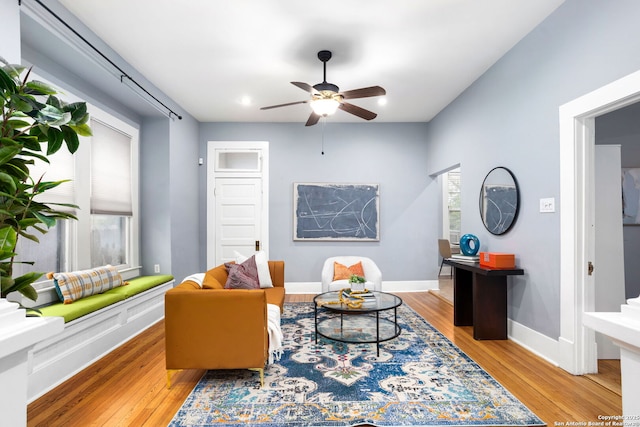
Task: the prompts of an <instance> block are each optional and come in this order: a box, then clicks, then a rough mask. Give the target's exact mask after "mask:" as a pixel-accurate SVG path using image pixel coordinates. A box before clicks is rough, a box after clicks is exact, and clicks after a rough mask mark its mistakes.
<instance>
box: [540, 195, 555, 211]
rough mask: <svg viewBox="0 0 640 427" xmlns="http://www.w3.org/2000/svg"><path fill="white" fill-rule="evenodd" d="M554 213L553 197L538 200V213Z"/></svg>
mask: <svg viewBox="0 0 640 427" xmlns="http://www.w3.org/2000/svg"><path fill="white" fill-rule="evenodd" d="M555 211H556V199H555V198H554V197H549V198H546V199H540V212H555Z"/></svg>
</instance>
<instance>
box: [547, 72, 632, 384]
mask: <svg viewBox="0 0 640 427" xmlns="http://www.w3.org/2000/svg"><path fill="white" fill-rule="evenodd" d="M639 100H640V71H638V72H635V73H633V74H630V75H628V76H626V77H623V78H621V79H619V80H616V81H614V82H612V83H610V84H608V85H606V86H603V87H601V88H599V89H596V90H595V91H593V92H591V93H588V94H586V95H584V96H581V97H580V98H577V99H575V100H573V101H571V102H568V103H566V104H564V105H562V106H560V109H559V114H560V200H561V204H562V205H561V209H560V337H559V339H558V342H559V352H558V354H559V360H558V364H559V366H560V367H561V368H563V369H564V370H566V371H568V372H570V373H572V374H575V375H582V374H586V373H593V372H597V371H598V367H597V363H598V361H597V355H596V342H595V333H594V332H593V331H592V330H591V329H589V328H586V327H584V326H583V324H582V313H584V312H586V311H595V302H594V286H593V280H590V276H589V275H588V274H587V267H588V262H589V261H592V260H593V253H594V247H593V245H594V243H593V230H592V227H591V224H592V220H593V194H594V173H593V171H594V163H593V155H594V145H595V118H596V117H598V116H601V115H603V114H606V113H609V112H611V111H614V110H617V109H620V108H622V107H625V106H627V105H630V104H633V103H635V102H638V101H639ZM596 268H597V267H596Z"/></svg>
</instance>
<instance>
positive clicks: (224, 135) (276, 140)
mask: <svg viewBox="0 0 640 427" xmlns="http://www.w3.org/2000/svg"><path fill="white" fill-rule="evenodd" d="M304 120H305V118H304V117H302V118H301V120H300V122H299V123H251V124H248V123H203V124H202V125H201V128H200V140H201V141H200V142H201V144H200V149H201V153H200V154H201V157H204V158H206V156H205V154H206V144H207V141H243V140H244V141H257V140H262V141H264V140H266V141H269V156H270V165H269V167H270V172H271V173H270V177H269V181H270V182H269V184H270V185H269V195H270V200H269V218H270V228H269V245H270V251H269V256H270V258H272V259H282V260H285V262H286V268H285V279H286V280H287V281H293V282H319V281H320V271H321V269H322V263H323V262H324V260H325V259H326V258H328V257H330V256H335V255H354V254H359V255H364V256H369V257H370V258H372V259H373V260H374V261H375V262H376V264H378V266H379V267H380V269H381V270H382V272H383V280H424V279H427V278H431V279H435V277H436V274H437V268H436V267H437V263H436V262H435V259H436V257H437V244H436V240H437V238H438V237H437V230H438V227H437V224H438V209H439V207H438V204H437V202H438V197H439V189H438V186H437V182H436V181H434V180H433V179H432V178H430V177H429V176H428V174H427V168H426V146H427V144H426V129H427V125H426V124H425V123H375V122H370V123H364V124H359V123H353V124H346V123H331V122H327V124H326V126H324V152H325V154H324V155H322V154H321V152H322V139H323V135H322V131H323V126H322V123H320V124H318V125H316V126H314V127H305V126H304ZM202 171H203V172H202V173H201V179H200V185H201V201H202V202H203V203H204V201H205V197H206V182H205V179H204V178H205V171H204V168H203V169H202ZM294 182H339V183H344V182H356V183H378V184H380V241H379V242H304V241H294V240H293V183H294ZM200 217H201V222H200V225H201V229H202V230H205V229H206V221H205V215H204V206H203V205H201V215H200ZM205 250H206V249H205V242H203V245H202V247H201V256H203V255H204V254H205Z"/></svg>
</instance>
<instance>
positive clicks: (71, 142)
mask: <svg viewBox="0 0 640 427" xmlns="http://www.w3.org/2000/svg"><path fill="white" fill-rule="evenodd" d="M60 130H62V137H63V138H64V140H65V142H66V143H67V149H68V150H69V152H70V153H71V154H73V153H75V152H76V151H78V147H80V141H79V140H78V134H77V133H76V132H75V131H74V130H73V128H71V127H69V126H60Z"/></svg>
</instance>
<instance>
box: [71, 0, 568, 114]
mask: <svg viewBox="0 0 640 427" xmlns="http://www.w3.org/2000/svg"><path fill="white" fill-rule="evenodd" d="M563 1H564V0H399V1H393V2H392V1H389V0H323V1H319V2H307V1H301V0H277V1H276V0H271V1H266V0H262V1H259V0H189V1H175V0H133V1H132V0H60V2H61V3H62V4H63V5H64V6H65V7H67V8H68V9H69V10H70V11H71V12H72V13H73V14H74V15H76V16H77V17H78V18H79V19H80V20H81V21H82V22H84V23H85V24H86V25H87V26H88V27H89V28H91V29H92V30H93V31H94V32H95V33H96V34H97V35H98V36H99V37H101V38H102V39H103V40H104V41H105V42H106V43H107V44H108V45H109V46H110V47H111V48H113V49H114V50H115V51H116V52H118V53H119V54H120V55H121V56H122V57H123V58H124V59H125V60H126V61H127V62H128V63H130V64H131V65H132V66H134V67H135V68H136V69H137V70H138V71H139V72H140V73H142V74H143V75H144V76H145V77H146V78H147V79H148V80H149V81H151V82H152V83H153V84H154V85H156V86H157V87H158V88H159V89H161V90H162V91H163V92H165V93H166V94H167V95H168V96H169V97H171V98H172V100H173V101H175V102H176V103H178V104H179V105H180V106H181V107H182V108H184V109H185V110H186V111H188V112H189V113H190V114H191V115H193V116H194V117H195V118H196V119H197V120H199V121H201V122H228V121H241V122H302V123H304V122H305V121H306V119H307V117H308V115H309V112H310V109H309V106H308V104H301V105H295V106H289V107H283V108H278V109H273V110H266V111H261V110H260V109H259V108H260V107H264V106H269V105H274V104H281V103H286V102H293V101H302V100H305V99H308V94H307V93H306V92H304V91H302V90H301V89H299V88H297V87H295V86H293V85H291V84H290V82H292V81H300V82H306V83H309V84H311V85H314V84H316V83H319V82H321V81H322V77H323V76H322V63H321V62H320V61H319V60H318V59H317V52H318V51H319V50H323V49H327V50H330V51H332V52H333V58H332V59H331V60H330V61H329V62H328V63H327V81H329V82H331V83H334V84H337V85H338V86H339V87H340V89H341V90H349V89H357V88H361V87H367V86H373V85H380V86H382V87H384V88H385V89H386V91H387V96H386V98H387V104H386V105H384V106H380V105H378V103H377V100H378V99H377V98H368V99H354V100H350V102H352V103H353V104H356V105H358V106H361V107H363V108H367V109H370V110H372V111H375V112H377V113H378V117H377V118H376V119H375V121H382V122H424V121H429V120H431V119H432V118H433V117H434V116H435V115H436V114H438V112H440V111H441V110H442V109H443V108H444V107H446V106H447V105H448V104H449V103H450V102H451V101H452V100H453V99H455V98H456V97H457V96H458V95H459V94H460V93H461V92H462V91H464V90H465V89H466V88H467V87H468V86H469V85H470V84H471V83H473V81H474V80H476V79H477V78H478V77H479V76H480V75H482V74H483V73H484V72H485V71H486V70H487V69H488V68H489V67H490V66H491V65H492V64H493V63H495V62H496V61H497V60H498V59H499V58H500V57H501V56H502V55H504V54H505V52H507V51H508V50H509V49H510V48H511V47H513V46H514V45H515V44H516V43H517V42H518V41H520V40H521V39H522V38H523V37H524V36H525V35H526V34H527V33H529V32H530V31H531V30H532V29H533V28H534V27H535V26H537V25H538V24H539V23H540V22H541V21H542V20H544V19H545V18H546V17H547V16H548V15H549V14H550V13H551V12H553V10H555V9H556V8H557V7H558V6H559V5H560V4H561V3H562V2H563ZM516 77H517V76H514V78H516ZM246 96H247V97H250V99H251V104H250V105H249V106H246V105H243V104H242V102H241V100H242V98H243V97H246ZM330 120H331V121H336V122H361V121H362V119H360V118H357V117H355V116H352V115H350V114H348V113H345V112H343V111H338V112H337V113H336V114H335V116H333V117H331V119H330Z"/></svg>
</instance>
